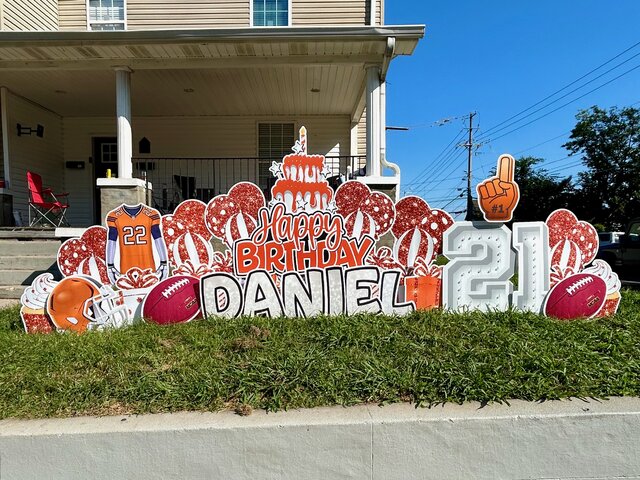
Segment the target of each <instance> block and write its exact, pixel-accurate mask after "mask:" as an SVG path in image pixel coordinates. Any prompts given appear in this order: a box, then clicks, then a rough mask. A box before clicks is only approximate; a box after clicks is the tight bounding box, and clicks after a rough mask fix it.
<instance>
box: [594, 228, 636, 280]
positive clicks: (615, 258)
mask: <svg viewBox="0 0 640 480" xmlns="http://www.w3.org/2000/svg"><path fill="white" fill-rule="evenodd" d="M604 233H609V234H610V235H611V240H613V239H614V238H615V237H614V235H615V234H618V238H617V240H618V241H617V242H613V241H612V242H609V241H608V238H605V241H604V242H602V241H601V243H600V248H599V249H598V255H597V258H601V259H602V260H604V261H606V262H607V263H608V264H609V265H611V267H612V268H613V269H614V270H615V271H616V272H617V273H618V275H619V276H620V279H621V280H622V281H624V282H631V283H637V282H640V218H636V219H633V220H631V221H630V222H629V224H628V225H627V229H626V231H625V232H624V234H619V232H604ZM599 235H602V234H599Z"/></svg>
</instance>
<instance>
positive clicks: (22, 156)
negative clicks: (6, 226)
mask: <svg viewBox="0 0 640 480" xmlns="http://www.w3.org/2000/svg"><path fill="white" fill-rule="evenodd" d="M18 123H20V124H22V125H24V126H27V127H32V128H35V127H36V125H38V124H40V125H43V126H44V137H42V138H40V137H37V136H36V135H35V134H33V135H23V136H20V137H19V136H18V135H17V132H16V131H15V130H12V131H10V132H9V135H8V136H7V137H8V138H7V143H8V144H9V145H8V147H9V175H10V178H9V181H10V188H11V193H12V194H13V209H14V210H17V211H18V212H20V215H21V216H22V219H23V221H24V222H25V223H27V222H28V218H29V190H28V188H27V170H32V171H34V172H36V173H38V174H40V175H41V176H42V180H43V182H44V184H45V185H46V186H47V187H51V188H52V189H53V190H54V191H55V192H61V191H62V190H63V189H64V174H63V168H62V167H63V164H62V158H63V155H62V119H61V118H60V117H59V116H58V115H56V114H55V113H52V112H50V111H49V110H45V109H43V108H42V107H39V106H37V105H35V104H33V103H31V102H29V101H27V100H25V99H23V98H21V97H18V96H16V95H14V94H12V93H10V92H9V93H8V94H7V124H8V125H10V126H13V127H14V128H15V125H16V124H18Z"/></svg>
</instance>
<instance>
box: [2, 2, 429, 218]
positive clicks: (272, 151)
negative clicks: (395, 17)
mask: <svg viewBox="0 0 640 480" xmlns="http://www.w3.org/2000/svg"><path fill="white" fill-rule="evenodd" d="M423 34H424V27H423V26H411V25H409V26H387V25H384V0H183V1H176V0H174V1H171V0H156V1H152V0H57V1H56V0H37V1H36V0H0V111H1V113H2V123H1V127H0V129H1V131H2V135H1V136H0V139H1V148H0V156H1V159H2V160H1V161H0V177H1V178H2V179H3V180H4V187H2V188H1V189H0V194H1V195H2V197H3V198H4V201H5V202H6V201H8V200H9V199H10V201H11V202H12V209H13V211H15V212H18V213H19V217H21V218H22V220H23V222H25V223H26V220H27V216H28V213H27V212H28V190H27V185H26V171H27V170H33V171H35V172H37V173H39V174H41V175H42V177H43V179H44V181H45V183H46V184H47V185H48V186H51V187H52V188H53V189H54V190H59V191H66V192H69V194H70V196H69V200H70V203H71V208H70V209H69V213H68V218H69V220H70V223H71V224H72V225H73V226H78V227H83V226H88V225H91V224H94V223H101V220H102V219H101V215H102V214H101V206H100V204H101V188H112V187H113V188H116V189H117V188H120V187H122V188H124V187H127V188H128V187H131V186H132V185H133V186H135V187H136V188H145V189H146V188H150V189H151V192H152V195H151V202H153V206H155V207H157V208H159V209H160V210H163V211H170V210H171V209H172V207H173V206H175V204H176V203H177V202H179V201H181V200H184V199H186V198H200V199H201V200H203V201H205V202H206V201H208V200H209V199H210V198H212V197H213V196H215V195H217V194H220V193H226V191H227V190H228V188H229V187H230V186H231V185H233V184H234V183H236V182H238V181H243V180H247V181H252V182H255V183H256V184H258V185H259V186H260V187H261V188H263V189H265V191H268V188H269V187H270V184H269V182H270V174H269V170H268V168H269V166H270V164H271V161H272V160H274V159H279V158H281V156H282V155H283V154H284V153H286V152H289V151H290V147H291V145H293V142H294V139H295V138H296V137H297V132H298V129H299V127H300V126H302V125H305V126H306V127H307V129H308V131H309V151H310V152H312V153H319V154H323V155H326V156H327V163H328V164H329V166H330V168H331V169H332V171H333V173H334V174H335V175H342V176H343V177H345V176H347V177H349V178H356V177H357V178H358V179H360V180H361V181H364V182H366V183H368V184H369V185H371V186H372V187H373V188H378V189H381V190H384V191H387V192H389V193H390V194H391V195H396V194H397V192H398V190H399V189H398V188H397V185H398V184H399V182H400V170H399V168H398V167H397V166H396V165H394V164H393V163H391V162H390V161H388V160H387V158H386V155H385V150H386V149H385V135H384V132H385V125H386V121H385V110H386V84H385V79H386V74H387V71H388V68H389V65H390V62H391V61H392V60H393V59H394V58H395V57H397V56H400V55H411V54H412V52H413V51H414V49H415V47H416V45H417V42H418V41H419V39H420V38H422V36H423ZM18 124H20V125H21V126H22V127H23V132H22V133H20V132H19V131H18V127H17V126H18ZM38 126H41V127H43V128H42V129H41V130H40V133H38V134H36V133H35V132H36V131H37V127H38ZM25 129H28V130H26V131H25ZM26 132H34V133H33V134H31V133H26ZM19 133H20V134H19ZM108 171H110V172H111V175H112V176H113V177H117V178H116V179H113V178H112V179H111V180H108V181H105V180H101V179H103V178H104V177H106V176H107V175H108Z"/></svg>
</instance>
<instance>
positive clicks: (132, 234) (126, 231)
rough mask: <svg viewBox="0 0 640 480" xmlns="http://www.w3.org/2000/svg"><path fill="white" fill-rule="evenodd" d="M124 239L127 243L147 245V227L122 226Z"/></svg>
mask: <svg viewBox="0 0 640 480" xmlns="http://www.w3.org/2000/svg"><path fill="white" fill-rule="evenodd" d="M122 232H123V235H122V241H123V242H124V244H125V245H146V244H147V241H146V240H145V238H144V237H145V236H146V235H147V229H146V228H144V226H143V225H137V226H136V227H130V226H126V227H122Z"/></svg>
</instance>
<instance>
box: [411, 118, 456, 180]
mask: <svg viewBox="0 0 640 480" xmlns="http://www.w3.org/2000/svg"><path fill="white" fill-rule="evenodd" d="M463 132H464V128H461V129H460V131H459V132H458V133H456V134H455V136H454V137H453V139H452V140H451V141H450V142H449V143H448V145H447V146H446V147H444V149H443V150H442V151H441V152H440V153H439V154H438V155H437V156H436V157H435V158H434V159H433V160H432V161H431V162H430V163H429V165H427V166H426V167H424V168H423V169H422V170H421V171H420V173H418V175H416V176H415V177H414V178H413V180H412V181H411V182H409V183H407V184H406V185H415V184H416V183H420V179H421V178H423V177H424V176H425V175H427V174H428V173H429V168H431V167H432V166H433V164H434V163H435V162H437V161H438V159H439V158H440V157H441V156H442V155H444V154H445V152H447V151H448V150H449V148H450V147H451V145H453V144H454V143H457V142H459V141H460V140H461V139H462V136H461V134H462V133H463ZM459 137H460V138H459Z"/></svg>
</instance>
